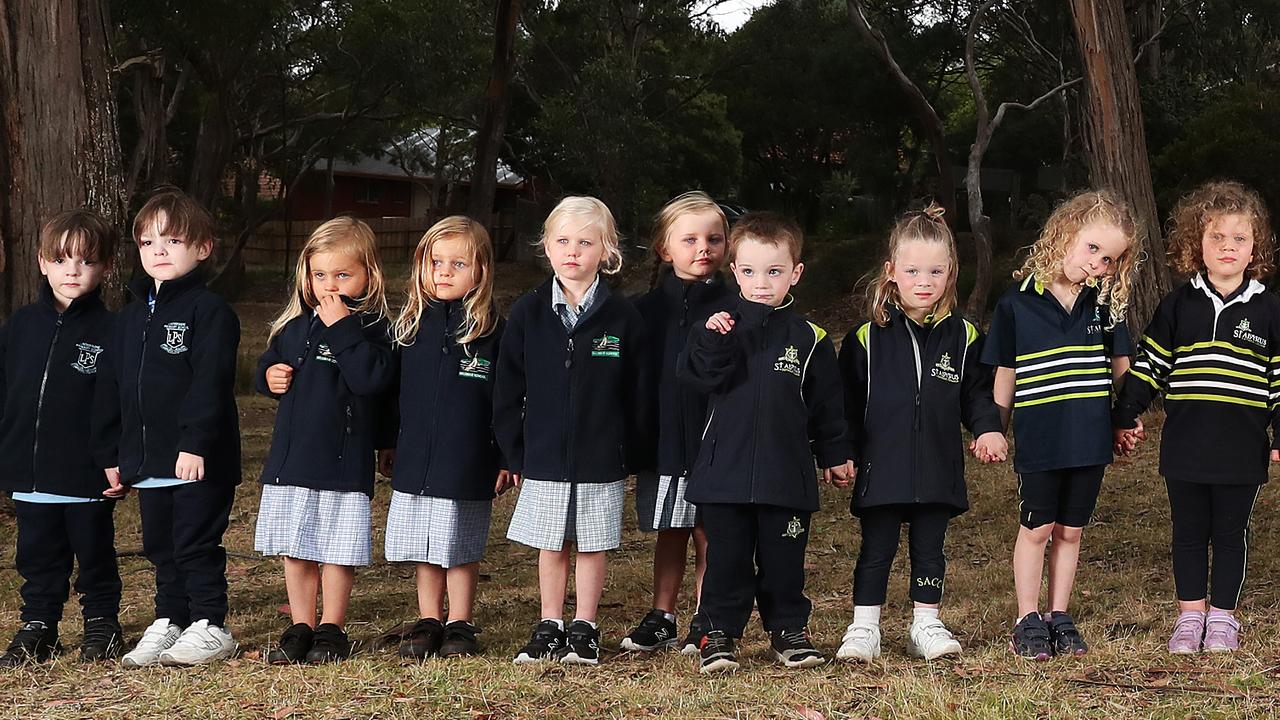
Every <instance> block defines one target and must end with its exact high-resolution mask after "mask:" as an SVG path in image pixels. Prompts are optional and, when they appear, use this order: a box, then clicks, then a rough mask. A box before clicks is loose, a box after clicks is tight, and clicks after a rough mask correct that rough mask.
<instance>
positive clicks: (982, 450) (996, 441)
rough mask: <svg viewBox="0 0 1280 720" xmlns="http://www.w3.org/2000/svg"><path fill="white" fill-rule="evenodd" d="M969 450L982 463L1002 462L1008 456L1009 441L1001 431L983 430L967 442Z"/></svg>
mask: <svg viewBox="0 0 1280 720" xmlns="http://www.w3.org/2000/svg"><path fill="white" fill-rule="evenodd" d="M969 452H971V453H973V456H974V457H976V458H978V460H980V461H982V462H984V463H993V462H1004V461H1005V460H1007V459H1008V457H1009V441H1008V440H1005V438H1004V434H1003V433H998V432H995V431H992V432H984V433H982V434H981V435H979V436H978V437H976V438H974V440H973V442H971V443H969Z"/></svg>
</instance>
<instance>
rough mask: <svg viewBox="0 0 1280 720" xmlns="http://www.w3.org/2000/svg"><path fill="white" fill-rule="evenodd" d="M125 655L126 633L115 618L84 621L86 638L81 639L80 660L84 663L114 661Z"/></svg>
mask: <svg viewBox="0 0 1280 720" xmlns="http://www.w3.org/2000/svg"><path fill="white" fill-rule="evenodd" d="M123 654H124V631H123V630H121V629H120V622H119V621H118V620H116V619H115V618H108V617H100V618H89V619H88V620H85V621H84V637H83V638H81V639H80V659H81V660H83V661H84V662H97V661H99V660H114V659H116V658H118V657H120V656H121V655H123Z"/></svg>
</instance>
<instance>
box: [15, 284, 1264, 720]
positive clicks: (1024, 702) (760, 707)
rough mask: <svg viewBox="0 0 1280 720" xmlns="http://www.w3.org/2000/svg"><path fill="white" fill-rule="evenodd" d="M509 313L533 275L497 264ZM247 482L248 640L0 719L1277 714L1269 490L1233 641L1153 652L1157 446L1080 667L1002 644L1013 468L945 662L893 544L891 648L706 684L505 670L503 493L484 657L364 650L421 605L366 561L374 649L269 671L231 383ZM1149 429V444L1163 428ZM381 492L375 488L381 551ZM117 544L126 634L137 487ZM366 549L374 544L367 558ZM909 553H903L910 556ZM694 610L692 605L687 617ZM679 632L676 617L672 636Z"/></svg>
mask: <svg viewBox="0 0 1280 720" xmlns="http://www.w3.org/2000/svg"><path fill="white" fill-rule="evenodd" d="M499 274H500V277H502V278H503V279H504V283H503V285H504V288H503V292H501V293H500V295H501V296H502V298H503V299H504V305H505V304H509V301H510V298H511V297H513V296H514V294H515V293H516V292H517V291H518V289H519V288H521V287H528V286H529V285H531V284H532V283H533V282H534V281H536V279H537V278H538V277H539V274H538V273H537V272H531V271H527V270H518V271H517V270H515V269H509V268H505V267H504V268H503V269H502V270H501V271H500V273H499ZM274 280H275V281H272V279H270V278H266V279H264V278H259V282H258V283H257V285H256V286H255V289H253V290H251V291H250V292H249V293H248V294H247V295H246V297H245V298H244V300H243V302H241V303H240V304H239V305H238V306H237V308H238V310H239V312H240V314H241V317H242V320H243V324H244V328H245V340H244V348H243V351H242V355H243V356H244V359H245V360H244V361H245V362H246V363H250V362H252V361H253V359H254V358H256V356H257V354H258V353H259V352H260V351H261V349H262V347H263V344H264V341H265V323H266V321H267V320H268V319H269V318H270V316H271V314H272V313H274V312H275V311H276V310H277V309H278V302H279V300H278V298H279V295H280V288H281V287H282V286H283V284H282V283H280V282H278V280H279V278H276V279H274ZM830 312H831V314H830V317H827V316H825V315H824V317H822V318H820V320H821V321H823V322H826V323H827V324H828V325H829V326H830V327H829V329H830V330H832V332H833V334H836V335H837V336H838V335H842V334H843V332H844V331H845V329H846V328H847V323H845V321H844V319H843V318H842V317H841V316H840V315H839V314H838V312H837V311H835V310H832V311H830ZM240 411H241V414H242V419H241V425H242V428H243V434H244V451H245V466H244V476H245V479H246V482H245V484H244V485H243V486H242V487H241V490H240V493H239V496H238V498H237V501H236V505H235V509H234V511H233V515H232V519H231V529H230V530H229V531H228V533H227V537H226V544H227V547H228V548H229V550H230V552H231V558H230V561H229V576H230V584H231V609H232V612H231V616H230V618H229V619H228V624H229V626H230V627H231V628H232V629H233V631H234V632H235V634H236V637H237V639H238V640H239V641H240V643H241V649H242V654H241V655H240V656H239V657H238V658H236V659H234V660H232V661H230V662H228V663H224V664H220V665H217V666H214V667H208V668H196V669H190V670H163V669H157V670H141V671H132V672H126V671H124V670H120V669H118V668H116V667H108V666H103V665H98V666H85V665H82V664H80V663H78V662H77V661H76V660H75V654H74V652H72V653H68V655H67V656H66V658H65V659H60V660H58V661H56V662H54V663H52V664H49V665H46V666H42V667H37V668H31V669H23V670H19V671H16V672H11V673H9V674H7V675H0V698H5V699H7V700H6V702H3V703H0V717H15V718H32V717H67V718H72V717H94V718H136V717H154V716H175V715H180V716H182V717H210V718H215V717H216V718H229V717H246V718H277V719H279V718H286V717H294V718H302V717H321V718H340V717H353V718H371V717H460V718H470V719H471V720H487V719H489V718H506V717H541V718H560V717H565V718H587V717H593V718H594V717H649V716H652V717H692V718H722V717H727V718H742V719H746V718H765V717H781V718H802V719H805V720H815V719H817V718H823V717H825V718H864V717H885V718H888V717H903V718H935V717H961V718H1077V717H1097V718H1138V717H1142V718H1146V717H1155V718H1187V717H1197V718H1198V717H1224V718H1225V717H1251V718H1256V717H1270V716H1273V715H1280V691H1278V690H1277V678H1278V674H1280V652H1277V651H1276V650H1275V649H1274V648H1276V647H1277V646H1278V644H1280V632H1277V630H1276V629H1275V626H1274V625H1272V624H1270V623H1269V622H1267V620H1268V619H1269V617H1270V613H1269V611H1274V610H1275V609H1276V607H1277V604H1278V603H1280V589H1278V588H1277V586H1276V584H1275V582H1274V578H1275V577H1276V572H1277V569H1280V568H1278V567H1277V565H1278V562H1277V559H1276V557H1275V552H1274V550H1275V548H1277V547H1280V538H1278V537H1277V530H1276V524H1275V523H1274V522H1273V519H1272V518H1273V515H1274V510H1275V507H1276V497H1277V495H1276V492H1275V489H1274V488H1273V487H1271V486H1268V487H1267V488H1266V489H1264V491H1263V493H1262V495H1261V497H1260V498H1259V500H1258V504H1257V508H1256V511H1255V522H1254V528H1253V541H1252V544H1251V546H1252V547H1253V548H1255V552H1253V553H1251V556H1250V558H1249V560H1250V573H1249V579H1248V583H1247V585H1246V588H1245V595H1244V598H1243V605H1242V612H1243V618H1244V620H1245V622H1246V627H1247V634H1246V635H1245V640H1244V647H1245V649H1244V650H1243V651H1242V652H1240V653H1238V654H1235V655H1232V656H1227V657H1214V658H1202V657H1197V658H1189V659H1183V658H1174V657H1171V656H1169V655H1167V654H1165V653H1164V652H1163V650H1162V648H1163V644H1164V641H1165V639H1166V634H1167V632H1168V630H1169V628H1170V624H1171V622H1172V620H1173V615H1174V607H1173V590H1172V579H1171V576H1170V567H1169V558H1168V549H1167V544H1168V534H1169V519H1168V509H1167V503H1166V500H1165V497H1164V490H1163V486H1162V483H1161V482H1160V480H1159V478H1158V476H1157V475H1156V447H1157V442H1154V441H1153V442H1152V443H1150V444H1149V445H1148V446H1147V447H1145V448H1143V449H1142V450H1141V451H1140V452H1139V453H1138V454H1137V455H1136V456H1135V457H1134V458H1133V459H1132V460H1128V461H1121V462H1119V463H1117V464H1116V465H1115V466H1114V467H1113V468H1112V470H1111V471H1110V472H1109V473H1108V476H1107V481H1106V485H1105V488H1104V492H1103V496H1102V498H1101V501H1100V503H1099V508H1098V512H1097V515H1096V517H1095V521H1094V524H1093V525H1092V526H1091V527H1090V529H1089V531H1088V532H1087V534H1086V540H1085V545H1084V550H1083V556H1082V558H1081V569H1080V575H1079V578H1078V583H1077V594H1076V597H1077V603H1076V606H1075V608H1074V612H1075V614H1076V618H1077V620H1078V621H1079V623H1080V626H1081V629H1082V630H1083V632H1084V633H1085V634H1086V637H1087V638H1088V639H1089V640H1090V641H1091V643H1092V644H1093V648H1094V651H1093V652H1092V653H1091V654H1090V655H1088V656H1087V658H1086V659H1082V660H1060V661H1055V662H1051V663H1046V664H1042V665H1033V664H1028V663H1025V662H1023V661H1020V660H1017V659H1015V658H1013V657H1011V656H1010V655H1009V653H1008V651H1007V649H1006V642H1007V640H1006V635H1007V631H1008V628H1009V625H1010V622H1011V620H1012V619H1013V616H1014V612H1015V608H1014V603H1013V581H1012V577H1011V574H1010V571H1009V567H1008V566H1009V557H1010V552H1011V549H1012V543H1013V538H1014V536H1015V533H1016V521H1015V520H1014V517H1013V513H1012V511H1011V508H1012V506H1013V504H1014V503H1015V502H1016V489H1015V483H1014V478H1013V474H1012V470H1011V469H1010V468H1009V466H1007V465H1004V466H995V467H973V468H971V472H970V476H969V483H970V489H971V496H972V497H971V499H972V504H973V510H971V511H970V512H969V513H968V514H966V515H963V516H961V517H960V518H958V519H957V520H956V521H955V522H954V523H953V525H952V529H951V532H950V533H949V535H948V538H947V543H948V546H947V552H948V556H949V557H950V559H951V563H950V567H949V568H948V575H947V590H948V592H947V598H946V608H945V611H944V617H945V618H946V619H947V620H948V622H949V624H950V625H951V627H952V628H953V629H955V630H956V631H957V634H958V636H959V637H960V639H961V641H962V642H963V643H964V646H965V653H964V655H963V656H962V657H961V658H959V659H958V660H951V661H945V662H936V663H925V662H922V661H916V660H912V659H909V658H907V657H906V656H905V654H904V653H903V649H902V648H903V635H904V633H905V631H906V626H907V623H908V620H909V614H910V613H909V610H908V603H907V600H906V598H905V594H906V587H905V586H906V568H905V562H904V561H905V558H903V557H900V558H899V563H898V565H897V566H895V571H894V575H893V579H892V586H891V601H892V603H893V605H891V606H890V607H889V608H887V609H886V613H885V621H884V622H885V624H884V645H885V655H884V658H883V661H882V662H881V663H879V664H877V665H875V666H872V667H858V666H852V665H845V664H833V665H827V666H825V667H822V668H818V669H816V670H810V671H801V672H788V671H784V670H782V669H781V668H779V667H778V666H776V665H775V664H773V663H772V662H771V661H770V659H769V657H768V655H767V654H766V650H767V646H766V643H765V639H764V636H763V633H762V632H760V631H759V629H758V625H757V624H753V625H752V627H751V628H750V629H749V631H748V636H747V639H746V642H745V644H744V646H743V648H742V653H741V655H742V659H743V660H744V661H745V662H744V668H743V671H742V672H740V673H738V674H737V675H734V676H730V677H722V678H715V679H704V678H702V677H700V676H699V675H698V673H697V670H696V666H695V664H694V663H693V661H692V660H690V659H688V658H684V657H681V656H679V655H674V654H669V655H662V656H658V657H644V656H638V655H632V654H618V653H615V652H608V653H607V654H606V657H605V658H604V662H603V664H602V665H601V666H599V667H598V668H593V669H582V668H568V669H566V668H562V667H559V666H548V667H537V668H517V667H515V666H513V665H511V663H510V656H511V654H512V653H513V652H514V651H515V650H516V649H517V648H518V647H519V646H520V645H521V644H522V643H523V642H524V641H525V640H526V639H527V636H528V632H529V631H530V629H531V627H532V625H533V623H534V622H536V620H537V607H538V606H537V583H536V574H535V569H536V568H535V559H536V555H535V551H533V550H530V549H528V548H525V547H522V546H519V545H515V544H513V543H510V542H508V541H507V540H506V539H505V537H504V531H505V529H506V524H507V519H508V518H509V517H510V514H511V510H512V508H513V507H514V500H515V498H514V496H513V495H508V496H506V497H503V498H500V499H499V500H498V501H497V503H496V511H495V513H494V524H493V533H492V537H491V542H490V545H489V551H488V555H487V557H486V561H485V563H484V565H483V567H482V572H483V575H482V578H481V584H480V590H479V605H478V609H477V621H478V622H479V624H480V625H482V626H483V628H484V634H483V635H482V636H481V640H482V641H483V642H484V644H485V645H486V647H487V653H486V655H484V656H483V657H480V658H475V659H467V660H460V661H447V662H445V661H432V662H428V663H425V664H421V665H419V664H405V663H402V662H400V661H398V660H397V659H396V658H395V656H394V652H388V651H375V650H373V649H372V646H373V645H374V642H373V641H374V640H375V639H376V638H378V637H379V636H381V635H382V634H384V633H387V632H388V631H392V630H394V629H395V628H396V627H398V626H400V625H401V624H402V623H405V622H411V621H412V620H413V619H414V618H415V604H414V593H413V579H412V578H413V574H412V570H411V568H409V567H401V566H394V565H389V564H387V563H385V562H378V563H376V564H375V565H374V566H372V567H370V568H367V569H363V570H361V571H359V573H358V575H357V584H356V590H355V596H354V598H353V601H352V604H351V610H350V615H349V617H350V620H351V622H350V628H349V629H350V631H351V633H352V636H353V637H354V638H356V639H358V640H360V641H362V644H363V646H364V647H365V648H366V650H365V651H364V652H362V653H361V654H360V655H359V656H358V657H356V658H355V659H353V660H352V661H351V662H348V663H344V664H341V665H334V666H328V667H289V668H275V667H271V666H268V665H266V664H265V663H263V661H262V656H263V654H264V652H263V651H264V649H265V648H266V647H268V645H269V644H270V643H271V642H272V641H273V639H274V638H275V637H276V636H277V635H278V634H279V632H280V631H281V630H282V629H283V628H284V627H285V626H286V625H287V624H288V618H287V615H286V614H284V613H283V612H282V608H281V605H282V603H284V602H285V596H284V586H283V581H282V577H281V573H280V569H279V566H278V563H277V562H276V561H274V560H269V559H263V558H261V557H258V556H256V555H255V554H254V552H253V524H254V518H255V515H256V509H257V502H258V491H257V486H256V484H255V483H254V482H253V481H254V480H255V479H256V477H257V473H258V471H259V469H260V467H261V463H262V461H263V457H264V455H265V452H266V448H267V445H268V443H269V441H270V434H271V423H272V419H273V416H274V408H273V405H272V403H271V402H270V401H268V400H266V399H264V398H261V397H256V396H251V395H244V396H243V397H242V398H241V401H240ZM1153 424H1155V425H1156V426H1157V427H1156V428H1155V430H1156V432H1153V433H1152V435H1153V436H1154V439H1155V440H1158V437H1159V433H1158V422H1157V423H1153ZM389 493H390V489H389V487H388V486H387V484H386V483H385V482H383V483H380V484H379V486H378V495H377V498H376V501H375V508H376V510H375V523H374V525H375V529H374V543H375V547H378V548H380V547H381V543H382V537H383V533H382V526H383V522H384V520H385V516H386V506H387V501H388V496H389ZM824 493H825V496H824V500H823V511H822V512H821V513H819V514H818V515H817V516H816V517H815V519H814V523H813V528H812V535H811V539H810V544H809V560H808V569H809V582H808V593H809V595H810V597H811V598H812V599H813V602H814V613H813V619H812V624H811V629H812V631H813V634H814V637H815V639H816V641H817V642H818V644H819V646H820V647H822V648H823V649H825V650H826V651H827V652H828V653H834V651H835V647H836V646H837V645H838V644H839V640H840V635H841V634H842V632H843V629H844V626H845V624H846V623H847V622H848V621H849V619H850V614H851V610H850V591H849V583H850V577H851V573H852V570H853V560H854V557H855V554H856V551H857V548H858V533H857V529H856V525H855V524H854V523H853V522H852V521H851V519H850V517H849V514H848V511H847V500H848V498H847V496H846V495H845V494H844V493H840V492H832V491H829V490H824ZM116 518H117V528H118V531H117V548H118V550H119V551H120V553H121V554H122V556H123V557H122V559H121V571H122V574H123V576H124V582H125V596H124V600H125V603H124V610H123V613H122V618H121V619H122V621H123V623H124V626H125V630H126V633H127V634H128V636H129V638H130V640H131V641H132V640H136V638H137V637H138V635H139V634H140V633H141V631H142V630H143V628H144V627H145V626H146V625H147V624H148V623H149V622H150V621H151V619H152V610H151V604H150V603H151V591H152V588H153V585H152V582H153V578H152V572H151V567H150V565H149V564H148V563H147V561H146V560H145V559H144V558H143V557H142V556H141V538H140V535H139V523H138V510H137V500H136V499H134V498H130V499H129V500H127V501H125V502H123V503H122V504H121V505H120V507H119V508H118V510H117V514H116ZM625 527H626V528H627V530H626V532H625V533H624V536H623V543H622V547H621V548H620V549H619V550H617V551H616V552H614V553H613V554H612V555H611V559H610V563H611V564H610V568H611V570H610V578H609V583H608V586H607V589H606V592H605V597H604V601H603V606H602V608H601V618H600V620H601V625H602V629H603V632H604V637H605V645H606V646H608V647H610V648H616V647H617V643H618V641H619V640H620V639H621V637H622V635H623V634H625V633H626V632H627V631H628V630H629V629H630V627H631V625H632V624H633V623H634V622H635V621H636V620H638V619H639V618H640V616H641V615H642V614H643V613H644V612H645V611H646V610H647V609H648V607H649V594H650V590H649V587H650V565H649V562H650V553H651V548H652V537H651V536H647V535H644V534H641V533H640V532H638V531H636V530H635V518H634V514H633V513H632V512H630V510H629V511H628V516H627V520H626V526H625ZM13 534H14V530H13V520H12V506H11V505H10V504H8V501H7V500H6V501H4V502H3V504H0V547H2V548H4V549H3V550H2V551H0V628H3V632H4V633H5V634H6V635H7V634H8V633H9V632H11V631H12V630H13V629H14V628H15V627H16V624H17V620H18V608H19V597H18V587H19V584H20V579H19V577H18V575H17V573H16V572H15V571H14V569H13V561H12V548H13V546H14V542H13ZM377 554H380V550H379V551H378V553H377ZM903 555H905V551H904V553H903ZM691 610H692V608H691V607H689V602H688V600H687V599H686V600H685V601H684V603H683V605H682V607H681V608H680V614H681V623H682V625H683V622H684V621H685V620H687V618H688V616H689V613H690V612H691ZM67 615H68V618H67V620H66V621H65V622H64V623H63V627H62V632H63V637H64V643H66V644H68V645H69V646H71V647H74V646H75V645H76V644H77V643H78V640H79V634H80V622H79V619H78V612H77V610H76V606H75V605H74V602H73V603H72V604H71V605H70V606H69V612H68V613H67ZM682 629H683V628H682Z"/></svg>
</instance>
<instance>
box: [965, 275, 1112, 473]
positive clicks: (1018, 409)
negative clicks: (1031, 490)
mask: <svg viewBox="0 0 1280 720" xmlns="http://www.w3.org/2000/svg"><path fill="white" fill-rule="evenodd" d="M1097 299H1098V291H1097V289H1096V288H1088V287H1086V288H1082V289H1081V290H1080V295H1079V297H1077V298H1076V302H1075V305H1074V306H1073V307H1072V309H1071V312H1067V311H1066V310H1065V309H1064V308H1063V307H1062V304H1061V303H1059V302H1058V300H1057V298H1055V297H1054V296H1053V293H1051V292H1049V291H1048V289H1046V288H1045V287H1044V286H1043V285H1041V284H1040V283H1038V282H1036V281H1035V279H1034V278H1027V279H1025V280H1023V281H1022V282H1020V283H1018V284H1017V285H1014V286H1013V287H1011V288H1009V290H1008V291H1007V292H1006V293H1005V294H1004V296H1003V297H1001V298H1000V301H999V302H998V303H996V309H995V312H994V313H993V314H992V317H991V329H990V331H989V332H988V334H987V341H986V344H985V345H984V346H983V348H982V362H983V363H986V364H987V365H994V366H998V367H1007V368H1013V370H1014V373H1015V376H1016V378H1017V379H1016V382H1015V385H1014V395H1013V436H1014V440H1015V445H1014V450H1015V453H1014V461H1013V468H1014V470H1015V471H1017V472H1019V473H1029V472H1044V471H1046V470H1060V469H1064V468H1073V467H1088V466H1092V465H1106V464H1109V463H1110V462H1111V461H1112V460H1113V459H1114V458H1113V456H1112V453H1111V428H1110V422H1111V415H1110V408H1111V359H1112V358H1113V357H1124V356H1129V355H1132V354H1133V345H1132V342H1131V341H1130V340H1129V330H1128V327H1127V326H1126V325H1125V323H1124V322H1123V321H1121V322H1118V323H1116V325H1115V327H1114V328H1112V329H1110V330H1108V329H1106V326H1107V324H1108V322H1109V320H1110V317H1109V315H1108V310H1107V308H1106V306H1102V305H1099V304H1098V302H1097Z"/></svg>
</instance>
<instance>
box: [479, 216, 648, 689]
mask: <svg viewBox="0 0 1280 720" xmlns="http://www.w3.org/2000/svg"><path fill="white" fill-rule="evenodd" d="M542 247H543V249H544V250H545V252H546V254H547V259H548V260H550V262H551V270H552V272H553V273H554V275H552V277H551V278H550V279H549V280H547V281H546V282H545V283H543V284H542V285H541V286H539V287H537V288H535V289H534V290H532V291H530V292H528V293H526V294H525V295H524V296H523V297H521V298H520V299H519V300H517V301H516V303H515V305H514V306H512V308H511V314H510V316H509V317H508V319H507V327H506V331H505V332H504V334H503V336H502V345H501V349H500V351H499V360H498V381H497V386H496V388H495V390H494V408H493V422H494V430H495V433H496V434H497V437H498V445H499V447H500V448H501V449H502V453H503V455H504V456H505V457H506V459H507V464H508V467H509V468H510V470H511V477H512V481H513V482H514V483H516V484H519V485H520V497H519V499H518V501H517V502H516V509H515V513H514V515H513V516H512V518H511V526H510V527H509V528H508V530H507V537H508V538H509V539H511V540H515V541H516V542H519V543H523V544H525V545H529V546H531V547H536V548H538V549H539V551H540V552H539V555H538V584H539V590H540V594H541V599H542V620H541V622H539V623H538V626H537V627H536V628H535V629H534V631H533V636H532V637H531V638H530V640H529V643H528V644H527V645H525V646H524V648H522V649H521V650H520V652H519V653H517V654H516V656H515V662H516V663H518V664H519V663H531V662H538V661H540V660H548V659H556V658H558V659H559V660H560V661H561V662H565V663H570V664H583V665H595V664H596V663H597V662H598V661H599V644H600V629H599V627H598V625H597V624H596V610H597V608H598V606H599V602H600V595H601V593H602V592H603V590H604V576H605V552H606V551H608V550H612V549H614V548H616V547H618V544H619V542H620V541H621V536H622V500H623V482H624V479H625V478H626V477H627V475H628V472H629V471H628V469H627V468H628V462H629V460H630V459H631V456H633V455H636V456H643V452H644V451H645V450H646V448H645V445H644V443H645V442H646V441H645V440H644V436H643V429H644V428H646V427H648V418H649V412H648V398H649V393H650V389H649V372H648V369H647V367H646V366H645V364H644V362H643V357H644V356H643V354H642V353H643V348H644V347H645V336H644V330H643V325H642V322H643V321H642V320H641V318H640V314H639V313H638V312H636V309H635V308H634V307H632V305H631V304H630V303H629V302H627V301H626V300H625V299H624V298H623V297H622V296H621V295H618V294H614V293H613V291H611V290H610V289H609V285H608V284H607V283H605V282H604V281H603V280H602V279H601V277H600V273H605V274H614V273H617V272H618V271H619V270H621V269H622V252H621V250H620V249H619V247H618V231H617V226H616V225H615V224H614V221H613V215H612V214H611V213H610V212H609V208H607V207H605V204H604V203H602V202H600V201H599V200H597V199H595V198H591V197H567V198H565V199H564V200H561V201H560V203H559V204H558V205H556V207H555V209H553V210H552V211H551V214H550V215H548V216H547V220H546V222H545V223H544V224H543V228H542ZM574 548H576V549H577V551H578V557H577V568H576V571H575V573H574V580H575V582H574V586H575V588H576V590H577V593H576V603H575V604H576V610H577V617H576V618H575V619H574V621H573V622H572V623H570V625H569V627H568V628H567V629H566V628H565V626H564V620H563V619H562V614H563V612H564V599H565V593H566V589H567V585H568V581H569V557H570V552H571V550H572V549H574Z"/></svg>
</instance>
